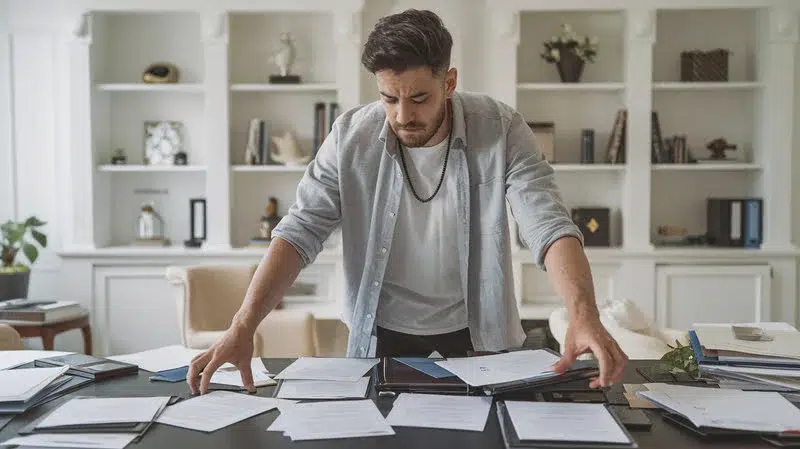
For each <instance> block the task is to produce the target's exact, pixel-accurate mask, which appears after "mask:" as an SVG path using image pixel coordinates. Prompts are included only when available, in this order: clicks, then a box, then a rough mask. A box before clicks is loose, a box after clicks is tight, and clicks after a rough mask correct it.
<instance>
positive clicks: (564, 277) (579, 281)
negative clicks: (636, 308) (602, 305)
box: [544, 236, 599, 321]
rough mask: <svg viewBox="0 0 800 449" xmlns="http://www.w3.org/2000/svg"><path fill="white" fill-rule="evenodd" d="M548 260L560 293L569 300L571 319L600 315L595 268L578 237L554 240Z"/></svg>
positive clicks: (554, 284) (546, 260)
mask: <svg viewBox="0 0 800 449" xmlns="http://www.w3.org/2000/svg"><path fill="white" fill-rule="evenodd" d="M544 264H545V267H547V273H548V276H549V278H550V282H551V283H552V284H553V287H554V288H555V291H556V294H558V296H560V297H561V298H563V299H564V301H565V302H566V306H567V311H568V314H569V318H570V321H574V320H576V319H580V318H591V319H597V318H598V316H599V314H598V311H597V303H596V301H595V296H594V283H593V281H592V272H591V268H590V267H589V261H588V260H587V259H586V255H585V254H584V252H583V248H582V247H581V244H580V242H579V241H578V239H576V238H575V237H571V236H569V237H563V238H560V239H558V240H556V241H555V242H553V244H552V245H550V248H549V249H548V250H547V255H546V256H545V259H544Z"/></svg>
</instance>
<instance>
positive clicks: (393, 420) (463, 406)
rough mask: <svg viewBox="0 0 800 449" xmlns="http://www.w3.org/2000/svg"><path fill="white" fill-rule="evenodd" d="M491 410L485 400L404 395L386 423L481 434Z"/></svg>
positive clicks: (395, 404) (483, 398)
mask: <svg viewBox="0 0 800 449" xmlns="http://www.w3.org/2000/svg"><path fill="white" fill-rule="evenodd" d="M491 408H492V398H491V397H486V396H452V395H436V394H417V393H402V394H400V396H398V397H397V399H395V401H394V404H393V405H392V411H391V412H389V415H388V416H387V417H386V421H388V422H389V424H390V425H392V426H404V427H428V428H433V429H453V430H472V431H476V432H482V431H483V429H484V427H486V419H487V418H488V416H489V410H490V409H491Z"/></svg>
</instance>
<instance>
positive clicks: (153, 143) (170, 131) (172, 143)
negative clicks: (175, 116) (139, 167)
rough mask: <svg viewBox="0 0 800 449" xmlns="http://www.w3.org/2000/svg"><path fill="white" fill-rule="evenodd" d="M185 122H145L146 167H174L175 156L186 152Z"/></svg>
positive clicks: (143, 158)
mask: <svg viewBox="0 0 800 449" xmlns="http://www.w3.org/2000/svg"><path fill="white" fill-rule="evenodd" d="M183 131H184V126H183V122H180V121H174V120H148V121H145V122H144V144H143V155H142V156H143V157H142V160H143V161H144V164H145V165H173V164H174V163H175V155H176V154H178V153H180V152H182V151H184V138H183Z"/></svg>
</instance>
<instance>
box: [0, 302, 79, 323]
mask: <svg viewBox="0 0 800 449" xmlns="http://www.w3.org/2000/svg"><path fill="white" fill-rule="evenodd" d="M85 314H86V310H85V309H84V308H83V307H81V306H80V304H78V303H77V302H75V301H38V300H30V299H13V300H10V301H2V302H0V321H3V322H5V323H10V324H43V323H52V322H56V321H65V320H69V319H72V318H78V317H80V316H83V315H85Z"/></svg>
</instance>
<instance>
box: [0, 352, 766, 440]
mask: <svg viewBox="0 0 800 449" xmlns="http://www.w3.org/2000/svg"><path fill="white" fill-rule="evenodd" d="M289 362H290V361H289V360H283V359H281V360H279V359H265V365H266V366H267V369H269V370H270V372H273V373H277V372H279V371H280V370H282V369H283V368H284V367H286V366H287V365H288V364H289ZM650 363H652V362H645V361H632V362H629V364H628V366H627V367H626V373H625V378H624V382H625V383H643V382H645V379H643V378H642V377H641V376H640V375H639V374H638V373H637V372H636V370H635V369H636V367H639V366H645V365H648V364H650ZM151 375H152V374H151V373H149V372H147V371H139V374H138V376H136V377H134V376H130V377H124V378H119V379H113V380H107V381H102V382H97V383H93V384H89V385H87V386H86V387H84V388H82V389H80V390H78V391H76V392H73V393H70V394H69V395H67V396H65V397H63V398H59V399H57V400H54V401H51V402H49V403H47V404H44V405H42V406H40V407H37V408H36V409H34V410H31V411H29V412H28V413H26V414H24V415H20V416H17V417H15V418H14V419H13V420H12V421H11V422H10V423H9V424H8V425H6V426H5V428H3V429H2V430H0V441H5V440H7V439H9V438H11V437H13V436H16V434H17V430H18V429H20V428H22V427H23V426H24V425H25V424H27V423H29V422H31V421H33V420H35V419H37V418H38V417H40V416H42V415H44V414H46V413H48V412H49V411H51V410H53V409H54V408H56V407H58V406H59V405H60V404H62V403H63V402H64V401H65V400H66V399H67V398H69V397H71V396H75V395H82V396H97V397H119V396H158V395H183V396H186V395H188V394H189V392H188V386H187V385H186V383H185V382H179V383H167V382H150V381H149V380H148V377H149V376H151ZM614 388H615V389H616V388H622V385H616V386H615V387H614ZM273 393H274V387H266V388H259V391H258V395H260V396H266V397H271V396H272V395H273ZM372 397H373V399H374V400H375V401H376V404H377V405H378V408H379V409H380V410H381V412H382V413H383V414H384V416H385V415H386V414H388V413H389V410H390V409H391V404H392V400H393V399H391V398H377V397H375V395H374V394H373V396H372ZM646 412H647V414H648V415H649V416H650V418H651V420H652V421H653V427H652V428H651V429H650V430H649V431H632V432H631V434H632V435H633V437H634V439H636V441H637V443H638V444H639V447H640V448H642V449H657V448H658V449H660V448H664V449H667V448H670V449H672V448H684V449H690V448H706V447H708V448H720V447H725V448H734V447H735V448H737V449H747V448H766V447H771V446H769V445H768V444H767V443H765V442H761V441H759V440H755V441H751V442H746V441H743V440H739V439H737V440H733V439H730V440H727V441H716V442H706V441H703V440H700V439H698V438H696V437H694V436H692V435H691V434H690V433H688V432H685V431H681V430H679V429H678V428H676V427H674V426H672V425H671V424H669V423H666V422H664V421H663V420H662V418H661V417H660V416H659V412H658V411H657V410H647V411H646ZM278 414H279V412H278V411H277V410H272V411H270V412H267V413H264V414H262V415H259V416H255V417H253V418H250V419H248V420H245V421H241V422H239V423H237V424H234V425H233V426H229V427H226V428H224V429H220V430H218V431H216V432H213V433H203V432H197V431H193V430H188V429H182V428H178V427H172V426H167V425H163V424H158V423H156V424H154V425H153V427H151V428H150V430H149V431H148V432H147V434H145V436H144V438H143V439H142V441H141V442H139V443H138V444H135V445H129V446H128V448H134V449H150V448H153V449H155V448H165V447H178V446H181V447H191V448H198V449H199V448H215V449H221V448H252V447H270V448H281V447H286V448H292V447H304V448H312V447H313V448H348V449H360V448H381V449H384V448H386V449H389V448H408V447H414V448H415V449H416V448H419V449H422V448H437V449H440V448H452V447H454V448H459V449H471V448H487V449H491V448H503V447H504V446H503V439H502V436H501V434H500V428H499V425H498V423H497V415H496V414H495V410H494V407H492V411H491V412H490V414H489V419H488V421H487V423H486V428H485V429H484V431H483V432H480V433H478V432H468V431H451V430H439V429H422V428H407V427H395V429H394V430H395V432H396V435H394V436H383V437H370V438H355V439H342V440H328V441H313V442H292V441H291V440H290V439H289V438H288V437H284V436H283V434H282V433H280V432H267V431H266V428H267V427H268V426H269V425H270V424H271V423H272V421H273V420H275V418H276V417H277V416H278Z"/></svg>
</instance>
